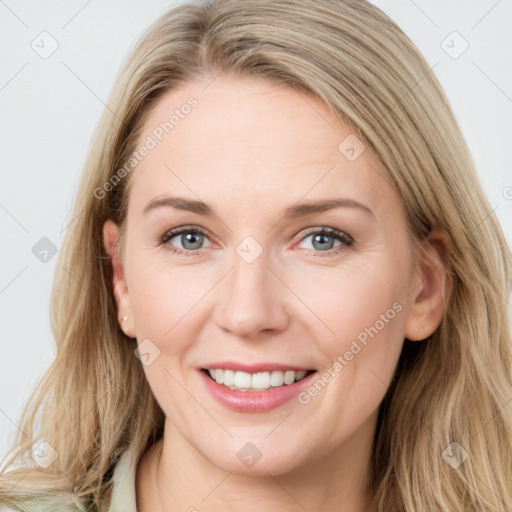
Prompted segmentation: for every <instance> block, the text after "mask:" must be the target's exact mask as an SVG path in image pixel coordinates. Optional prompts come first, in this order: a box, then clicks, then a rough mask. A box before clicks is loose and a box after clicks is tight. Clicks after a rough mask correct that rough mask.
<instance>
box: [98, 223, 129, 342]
mask: <svg viewBox="0 0 512 512" xmlns="http://www.w3.org/2000/svg"><path fill="white" fill-rule="evenodd" d="M118 235H119V228H118V226H117V224H116V223H115V222H114V221H112V220H110V219H109V220H107V221H106V222H105V224H104V225H103V243H104V246H105V250H106V251H107V254H108V255H109V256H110V260H111V264H112V290H113V292H114V297H115V301H116V305H117V315H118V319H117V321H118V322H119V325H120V326H121V329H122V330H123V331H124V332H125V334H126V335H127V336H129V337H132V336H131V334H130V333H133V332H135V326H134V322H133V315H132V311H131V308H130V300H129V294H128V286H127V284H126V279H125V276H124V271H123V266H122V262H121V259H120V257H119V252H118V246H117V242H118ZM123 317H128V318H127V319H126V320H125V321H123Z"/></svg>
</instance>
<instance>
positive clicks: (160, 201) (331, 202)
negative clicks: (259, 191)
mask: <svg viewBox="0 0 512 512" xmlns="http://www.w3.org/2000/svg"><path fill="white" fill-rule="evenodd" d="M161 207H172V208H176V209H178V210H185V211H189V212H193V213H197V214H198V215H203V216H205V217H213V216H214V215H215V212H214V210H213V208H211V207H210V206H208V205H207V204H206V203H203V202H202V201H195V200H192V199H186V198H184V197H156V198H154V199H152V200H151V201H149V203H148V204H147V205H146V207H145V208H144V211H143V214H144V215H146V214H147V213H148V212H150V211H151V210H154V209H156V208H161ZM334 208H356V209H358V210H361V211H363V212H365V213H367V214H369V215H371V216H372V217H375V214H374V213H373V211H372V210H371V209H370V208H369V207H368V206H366V205H364V204H362V203H359V202H358V201H355V200H354V199H349V198H344V197H342V198H335V199H326V200H323V201H312V202H308V203H300V204H296V205H293V206H289V207H288V208H286V209H285V211H284V214H283V218H285V219H289V220H293V219H297V218H299V217H305V216H307V215H312V214H314V213H321V212H325V211H328V210H332V209H334Z"/></svg>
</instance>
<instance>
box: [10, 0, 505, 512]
mask: <svg viewBox="0 0 512 512" xmlns="http://www.w3.org/2000/svg"><path fill="white" fill-rule="evenodd" d="M221 73H228V74H233V75H238V76H250V77H263V78H267V79H270V80H273V81H275V82H276V83H280V84H285V85H288V86H289V87H292V88H294V89H296V90H299V91H301V92H304V93H305V94H310V95H313V96H314V97H315V98H318V99H319V100H321V101H322V102H323V103H324V104H325V105H327V106H328V108H329V110H330V111H332V113H333V114H334V116H336V118H337V119H339V120H340V121H341V122H343V123H345V124H347V125H348V126H350V127H351V129H352V130H353V131H354V133H356V134H357V136H358V137H359V138H360V139H361V140H363V141H364V143H365V145H366V147H367V148H368V149H370V150H371V151H372V152H373V154H374V155H375V157H376V158H377V159H379V160H380V162H382V164H383V165H384V166H385V168H386V169H387V172H388V176H389V180H390V182H391V183H392V184H393V186H394V187H395V188H396V191H397V193H398V195H399V197H400V200H401V201H402V202H403V205H404V208H405V213H406V221H407V226H408V230H409V233H410V236H411V240H413V241H415V243H416V242H420V241H422V240H424V239H425V238H426V237H427V235H428V234H429V233H430V231H431V229H432V228H433V227H434V226H441V227H442V228H443V229H444V230H445V232H446V233H447V235H448V236H449V239H450V244H449V251H448V252H447V254H446V262H445V263H446V269H447V272H449V276H450V279H451V281H452V283H453V287H452V293H451V296H450V299H449V301H448V302H447V305H446V311H445V315H444V317H443V319H442V321H441V323H440V325H439V327H438V328H437V329H436V331H435V332H434V333H433V334H432V335H431V336H430V337H429V339H428V340H426V341H424V342H422V343H421V344H418V345H416V347H418V350H416V353H415V354H414V357H411V355H410V354H409V352H408V350H406V347H408V346H409V345H408V343H407V341H406V342H405V344H404V350H403V352H402V355H401V358H400V361H399V364H398V367H397V371H396V372H395V377H394V380H393V383H392V385H391V387H390V388H389V391H388V394H387V395H386V397H385V400H384V401H383V403H382V405H381V410H380V415H379V422H378V429H377V432H376V435H375V442H374V446H373V454H372V466H371V475H370V479H371V489H372V494H373V496H374V503H375V504H377V505H378V510H379V511H380V512H395V511H396V512H404V511H407V512H413V511H414V512H432V510H436V511H442V512H453V511H454V510H467V511H484V510H485V511H486V512H498V511H500V512H504V511H510V510H512V462H511V455H512V442H511V439H512V411H511V407H510V405H509V406H507V404H508V401H509V400H510V398H511V397H512V349H511V339H510V320H509V317H508V311H507V299H508V297H509V294H510V284H511V282H510V281H511V268H512V261H511V256H510V250H509V248H508V246H507V243H506V241H505V238H504V235H503V232H502V230H501V228H500V226H499V223H498V221H497V219H496V217H495V215H494V213H493V212H492V209H491V208H490V205H489V203H488V201H487V199H486V198H485V196H484V193H483V191H482V188H481V186H480V184H479V182H478V179H477V175H476V172H475V168H474V163H473V161H472V159H471V156H470V153H469V151H468V148H467V146H466V144H465V141H464V139H463V137H462V135H461V132H460V130H459V128H458V126H457V123H456V120H455V118H454V115H453V113H452V111H451V109H450V107H449V105H448V102H447V99H446V97H445V95H444V93H443V91H442V89H441V87H440V85H439V83H438V81H437V80H436V78H435V76H434V73H433V71H432V69H431V68H430V67H429V66H428V65H427V63H426V62H425V60H424V58H423V57H422V56H421V54H420V53H419V52H418V50H417V49H416V47H415V46H414V45H413V43H412V42H411V41H410V40H409V38H408V37H407V36H406V35H405V34H404V33H403V32H402V31H401V30H400V29H399V27H397V25H396V24H395V23H394V22H393V21H392V20H390V19H389V18H388V17H387V16H386V15H385V14H384V13H383V12H381V11H380V10H379V9H378V8H376V7H375V6H373V5H372V4H370V3H368V2H367V1H364V0H336V1H334V0H294V1H289V0H263V1H262V0H213V1H212V2H189V3H186V4H182V5H179V6H178V7H176V8H173V9H172V10H170V11H168V12H167V13H165V14H164V15H163V16H162V17H161V18H160V19H159V20H158V21H157V22H156V23H155V24H154V25H153V26H152V27H150V29H149V30H148V31H147V32H146V33H145V34H144V35H143V37H142V38H141V39H140V40H139V42H138V44H137V45H136V47H135V49H134V50H133V52H132V53H131V55H130V56H129V58H128V59H127V61H126V62H125V65H124V67H123V69H122V71H121V73H120V76H119V77H118V80H117V81H116V84H115V86H114V89H113V92H112V94H111V97H110V99H109V101H108V109H106V110H105V112H104V114H103V116H102V118H101V121H100V124H99V126H98V128H97V131H96V133H95V136H94V139H93V141H92V144H91V147H90V151H89V155H88V158H87V161H86V163H85V167H84V169H83V175H82V178H81V183H80V186H79V189H78V193H77V198H76V202H75V207H74V212H73V217H72V218H73V221H72V223H71V224H70V225H69V227H68V229H67V232H66V236H65V240H64V243H63V247H62V250H61V252H60V255H59V260H58V265H57V271H56V275H55V282H54V288H53V291H52V304H51V318H52V330H53V333H54V337H55V340H56V344H57V353H56V357H55V360H54V362H53V363H52V364H51V366H50V368H49V369H48V371H47V372H46V374H45V375H44V377H43V379H42V381H41V383H40V385H39V386H38V387H37V388H36V390H35V391H34V393H33V395H32V396H31V398H30V400H29V402H28V404H27V405H26V409H25V410H24V412H23V416H22V419H21V424H20V433H19V434H18V438H17V439H16V442H15V446H14V447H13V450H12V451H11V452H10V455H9V457H8V458H7V461H6V463H5V465H4V468H3V471H2V473H1V475H0V503H4V504H7V505H11V506H15V507H17V508H19V509H20V510H24V509H25V508H27V507H29V505H30V504H31V503H39V504H42V506H44V505H46V506H47V507H48V509H50V508H51V507H52V506H57V504H58V505H59V506H60V507H61V508H62V510H64V509H66V510H76V509H77V505H76V500H81V501H82V502H87V503H88V504H89V505H90V506H91V507H92V509H94V510H100V511H102V510H106V509H107V508H108V503H109V499H110V492H111V482H110V481H109V477H110V475H111V472H112V471H111V470H112V467H113V463H114V462H115V460H116V457H118V456H119V453H121V452H122V450H124V449H126V448H127V447H130V449H133V450H134V452H135V454H136V457H137V459H138V457H140V456H141V455H142V453H143V452H144V451H145V450H146V449H147V448H148V447H149V446H151V445H152V444H153V443H155V442H156V441H157V440H158V439H159V438H160V437H161V436H162V433H163V423H164V416H163V412H162V410H161V409H160V407H159V406H158V404H157V403H156V400H155V398H154V397H153V395H152V393H151V390H150V388H149V385H148V382H147V380H146V377H145V375H144V372H143V370H142V368H141V365H140V362H139V360H138V359H137V358H136V357H134V354H133V351H134V348H135V345H134V342H133V341H130V339H128V338H127V337H126V336H125V335H124V334H123V333H122V331H121V330H120V328H119V326H118V323H117V320H116V317H117V315H116V304H115V300H114V297H113V293H112V269H111V262H110V260H109V258H108V257H107V254H106V252H105V249H104V246H103V242H102V226H103V223H104V222H105V220H107V219H108V218H111V219H113V220H114V221H115V222H116V223H117V224H118V225H119V226H120V237H119V250H120V251H121V257H122V251H123V244H124V242H123V240H124V235H125V229H126V212H127V197H128V190H129V184H130V182H131V179H130V176H131V174H130V168H127V167H126V162H129V161H130V158H132V157H133V154H134V152H135V151H136V150H137V147H136V144H137V141H138V138H139V135H140V133H141V127H142V125H143V123H144V121H145V119H147V116H148V114H149V112H150V111H151V109H152V108H153V107H154V106H155V104H156V102H157V101H158V100H159V98H160V97H161V96H162V95H163V94H164V93H165V92H167V91H170V90H172V89H174V88H176V87H178V86H180V85H183V84H186V83H187V82H190V81H192V80H196V79H198V78H201V79H203V80H204V78H205V77H207V78H209V79H211V80H214V79H215V77H216V76H218V75H219V74H221ZM195 108H200V98H198V106H197V107H195ZM190 115H191V116H192V115H193V112H192V113H191V114H190ZM123 168H124V172H121V171H120V170H121V169H123ZM135 172H136V171H135ZM41 442H45V443H47V445H41V444H40V443H41ZM453 443H456V444H453ZM41 446H46V447H48V446H49V447H51V450H54V451H55V453H56V454H58V458H57V459H56V460H55V461H54V462H53V463H52V464H51V465H49V466H48V467H47V468H44V467H42V466H41V465H37V464H34V461H33V460H32V459H33V450H34V448H35V447H39V448H40V447H41ZM459 447H460V448H459ZM36 449H37V448H36ZM447 449H448V450H452V452H453V450H455V449H457V450H459V453H463V454H464V453H465V452H467V455H468V458H467V459H466V460H465V461H464V462H463V463H462V464H461V465H460V466H459V467H457V468H454V467H452V466H451V465H449V464H448V463H447V462H445V460H444V458H443V457H444V456H443V454H444V453H446V450H447ZM48 450H50V448H48ZM461 450H464V451H465V452H462V451H461ZM51 453H52V454H53V453H54V452H53V451H51ZM14 464H16V465H17V467H15V468H14V469H12V468H9V466H12V465H14Z"/></svg>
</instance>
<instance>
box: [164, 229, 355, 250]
mask: <svg viewBox="0 0 512 512" xmlns="http://www.w3.org/2000/svg"><path fill="white" fill-rule="evenodd" d="M183 233H194V234H199V235H204V236H206V237H209V236H210V235H209V233H208V231H206V230H203V229H199V228H195V227H192V226H182V227H180V228H176V229H172V230H170V231H167V232H166V233H165V234H164V235H163V236H162V237H161V238H160V239H159V241H158V245H164V244H167V242H169V240H171V239H172V238H174V237H175V236H178V235H181V234H183ZM311 235H328V236H330V237H332V238H334V239H336V240H338V241H340V242H341V243H342V244H341V245H339V246H338V247H335V248H331V249H328V250H327V251H317V250H315V249H310V250H311V251H312V252H313V255H314V256H320V257H325V256H333V255H337V254H338V253H340V252H341V251H344V250H346V249H347V247H350V246H351V245H352V244H353V243H354V239H353V238H352V237H351V236H350V235H348V234H347V233H344V232H343V231H338V230H337V229H333V228H328V227H323V228H321V229H311V230H309V231H308V232H306V233H305V234H304V235H303V237H302V238H301V239H300V241H299V243H300V242H303V241H304V240H305V239H306V238H308V237H309V236H311ZM169 246H170V247H171V248H170V249H169V250H170V251H171V252H172V253H175V254H183V255H185V256H199V255H201V249H198V250H185V251H184V250H182V249H177V248H175V247H172V246H171V245H170V244H169Z"/></svg>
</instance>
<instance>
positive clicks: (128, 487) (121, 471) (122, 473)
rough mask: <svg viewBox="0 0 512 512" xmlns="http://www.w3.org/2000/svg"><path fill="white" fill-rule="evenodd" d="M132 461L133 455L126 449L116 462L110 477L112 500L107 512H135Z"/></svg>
mask: <svg viewBox="0 0 512 512" xmlns="http://www.w3.org/2000/svg"><path fill="white" fill-rule="evenodd" d="M134 459H135V458H134V454H133V453H132V452H131V450H130V449H127V450H125V451H124V452H123V454H122V455H121V457H120V458H119V460H118V461H117V464H116V467H115V469H114V474H113V475H112V498H111V500H110V507H109V509H108V512H137V504H136V501H135V470H136V461H135V460H134Z"/></svg>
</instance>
